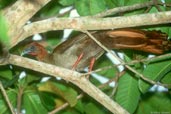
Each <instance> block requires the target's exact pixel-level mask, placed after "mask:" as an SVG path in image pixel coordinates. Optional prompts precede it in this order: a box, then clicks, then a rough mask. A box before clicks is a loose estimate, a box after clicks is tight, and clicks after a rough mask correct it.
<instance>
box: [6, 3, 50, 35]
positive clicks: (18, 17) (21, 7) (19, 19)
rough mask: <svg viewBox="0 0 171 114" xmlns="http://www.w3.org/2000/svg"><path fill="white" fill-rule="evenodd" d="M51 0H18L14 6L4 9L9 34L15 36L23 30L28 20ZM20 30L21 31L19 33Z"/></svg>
mask: <svg viewBox="0 0 171 114" xmlns="http://www.w3.org/2000/svg"><path fill="white" fill-rule="evenodd" d="M50 1H51V0H17V1H16V2H15V3H14V4H13V5H12V6H9V7H7V8H6V9H4V10H3V14H4V16H5V18H6V20H7V23H8V25H9V36H10V37H11V38H15V37H16V36H18V35H19V34H20V33H21V32H22V31H21V28H22V27H23V26H24V25H25V24H26V22H27V21H28V20H29V19H30V18H31V17H32V16H33V15H34V14H35V13H36V12H37V11H39V10H40V9H41V8H42V7H43V6H44V5H46V4H47V3H48V2H50ZM19 31H20V33H19Z"/></svg>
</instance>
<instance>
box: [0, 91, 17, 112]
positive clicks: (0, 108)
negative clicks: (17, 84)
mask: <svg viewBox="0 0 171 114" xmlns="http://www.w3.org/2000/svg"><path fill="white" fill-rule="evenodd" d="M6 92H7V95H8V98H9V100H10V102H11V103H12V105H13V107H16V103H17V99H16V98H17V92H15V90H12V89H10V90H8V91H6ZM1 95H2V94H0V112H1V114H11V112H10V110H9V107H8V105H7V104H6V101H5V99H4V97H3V96H1Z"/></svg>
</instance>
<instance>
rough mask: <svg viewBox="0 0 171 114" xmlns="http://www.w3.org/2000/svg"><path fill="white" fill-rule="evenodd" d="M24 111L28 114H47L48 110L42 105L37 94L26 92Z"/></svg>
mask: <svg viewBox="0 0 171 114" xmlns="http://www.w3.org/2000/svg"><path fill="white" fill-rule="evenodd" d="M23 109H25V110H26V114H47V113H48V112H47V110H46V109H45V108H44V106H43V105H42V103H41V100H40V98H39V95H38V94H36V93H35V92H25V93H24V95H23Z"/></svg>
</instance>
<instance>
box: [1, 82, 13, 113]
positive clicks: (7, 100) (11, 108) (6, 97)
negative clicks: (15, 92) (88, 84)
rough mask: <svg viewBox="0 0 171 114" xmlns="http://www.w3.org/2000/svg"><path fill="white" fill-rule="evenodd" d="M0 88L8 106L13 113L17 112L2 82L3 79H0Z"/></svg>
mask: <svg viewBox="0 0 171 114" xmlns="http://www.w3.org/2000/svg"><path fill="white" fill-rule="evenodd" d="M0 90H1V92H2V95H3V96H4V98H5V101H6V102H7V105H8V107H9V109H10V111H11V113H12V114H15V111H14V108H13V106H12V104H11V102H10V99H9V98H8V95H7V93H6V91H5V89H4V87H3V85H2V83H1V81H0Z"/></svg>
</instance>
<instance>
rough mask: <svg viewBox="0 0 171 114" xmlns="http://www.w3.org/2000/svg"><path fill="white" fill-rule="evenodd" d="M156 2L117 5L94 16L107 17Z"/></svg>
mask: <svg viewBox="0 0 171 114" xmlns="http://www.w3.org/2000/svg"><path fill="white" fill-rule="evenodd" d="M154 4H155V3H154V1H153V0H151V1H149V2H145V3H138V4H134V5H131V6H123V7H117V8H113V9H110V10H107V11H104V12H101V13H98V14H96V15H95V16H93V17H105V16H109V15H112V14H116V13H122V12H126V11H133V10H137V9H141V8H145V7H149V6H152V5H154Z"/></svg>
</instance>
